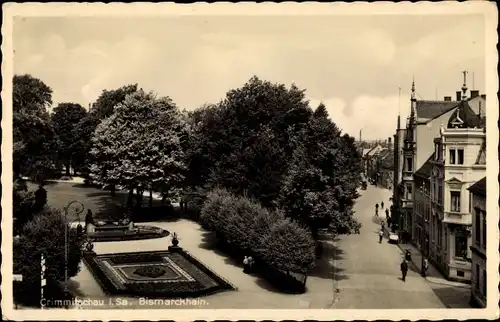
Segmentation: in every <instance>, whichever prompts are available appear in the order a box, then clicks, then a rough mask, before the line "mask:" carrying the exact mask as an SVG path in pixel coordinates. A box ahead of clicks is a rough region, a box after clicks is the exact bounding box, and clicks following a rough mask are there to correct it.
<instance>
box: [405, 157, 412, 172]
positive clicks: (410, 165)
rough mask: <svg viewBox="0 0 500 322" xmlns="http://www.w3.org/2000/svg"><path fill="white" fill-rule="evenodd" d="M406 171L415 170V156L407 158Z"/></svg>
mask: <svg viewBox="0 0 500 322" xmlns="http://www.w3.org/2000/svg"><path fill="white" fill-rule="evenodd" d="M406 171H408V172H412V171H413V158H411V157H408V158H406Z"/></svg>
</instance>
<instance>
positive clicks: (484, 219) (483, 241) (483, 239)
mask: <svg viewBox="0 0 500 322" xmlns="http://www.w3.org/2000/svg"><path fill="white" fill-rule="evenodd" d="M481 219H482V221H483V233H482V234H481V236H482V243H481V246H483V247H484V248H486V212H481Z"/></svg>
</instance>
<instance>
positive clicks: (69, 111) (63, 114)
mask: <svg viewBox="0 0 500 322" xmlns="http://www.w3.org/2000/svg"><path fill="white" fill-rule="evenodd" d="M86 115H87V111H86V110H85V109H84V108H83V107H82V106H81V105H80V104H75V103H61V104H59V105H58V106H57V107H56V108H54V112H53V113H52V124H53V126H54V130H55V132H56V134H57V136H58V138H59V142H60V145H59V151H58V154H59V160H60V161H61V162H63V163H64V164H65V166H66V175H68V176H69V175H70V171H69V170H70V168H71V167H74V166H75V163H79V162H78V161H77V160H78V159H81V158H82V156H83V152H82V150H83V149H84V148H85V146H84V145H85V144H86V142H85V139H86V137H85V136H84V135H82V134H85V132H84V131H83V130H84V129H83V128H82V127H80V126H78V125H79V123H80V122H81V121H82V120H83V119H84V118H85V117H86ZM82 132H83V133H82ZM75 161H76V162H75Z"/></svg>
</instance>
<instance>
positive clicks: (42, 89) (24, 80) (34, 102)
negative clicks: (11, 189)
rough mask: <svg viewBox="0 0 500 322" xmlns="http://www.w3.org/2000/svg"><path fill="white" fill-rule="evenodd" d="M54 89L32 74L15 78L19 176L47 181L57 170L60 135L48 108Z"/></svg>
mask: <svg viewBox="0 0 500 322" xmlns="http://www.w3.org/2000/svg"><path fill="white" fill-rule="evenodd" d="M51 96H52V89H51V88H50V87H48V86H47V85H46V84H45V83H43V82H42V81H41V80H39V79H37V78H34V77H32V76H30V75H20V76H19V75H16V76H14V79H13V143H14V151H13V161H14V168H13V170H14V174H15V175H21V174H23V175H28V176H30V177H31V178H32V179H36V180H43V179H45V178H46V177H48V176H50V175H51V172H53V171H54V170H55V166H56V164H55V161H56V153H57V150H58V140H57V136H56V134H55V132H54V129H53V127H52V123H51V120H50V116H49V113H48V111H47V108H48V107H49V106H50V104H51V103H52V99H51Z"/></svg>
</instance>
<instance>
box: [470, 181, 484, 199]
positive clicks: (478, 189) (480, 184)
mask: <svg viewBox="0 0 500 322" xmlns="http://www.w3.org/2000/svg"><path fill="white" fill-rule="evenodd" d="M468 190H469V191H470V192H472V193H473V194H475V195H479V196H482V197H486V177H484V178H482V179H481V180H479V181H477V182H476V183H474V184H473V185H472V186H470V187H469V189H468Z"/></svg>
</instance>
